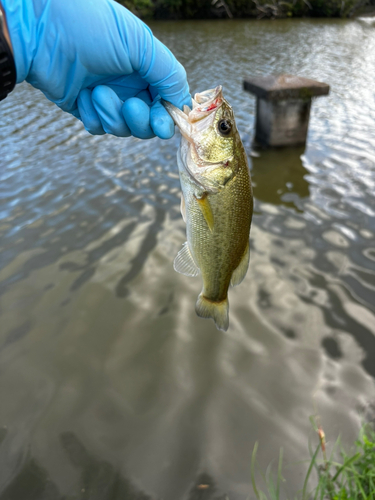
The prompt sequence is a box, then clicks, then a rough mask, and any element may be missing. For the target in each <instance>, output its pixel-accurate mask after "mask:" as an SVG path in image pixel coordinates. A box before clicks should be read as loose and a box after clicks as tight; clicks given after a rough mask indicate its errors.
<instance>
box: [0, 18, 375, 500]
mask: <svg viewBox="0 0 375 500" xmlns="http://www.w3.org/2000/svg"><path fill="white" fill-rule="evenodd" d="M151 27H152V29H153V30H154V32H155V34H156V35H157V36H158V37H160V39H161V40H162V41H163V42H165V43H166V44H167V45H168V46H169V47H170V48H171V50H172V51H173V52H174V53H175V54H176V55H177V57H178V58H179V59H180V60H181V62H182V63H183V64H184V65H185V67H186V70H187V73H188V77H189V81H190V85H191V89H192V91H193V92H195V91H202V90H204V89H206V88H211V87H213V86H215V85H217V84H219V83H222V84H223V85H224V92H225V95H226V97H227V98H228V100H229V101H230V102H231V104H232V105H233V107H234V110H235V112H236V116H237V124H238V128H239V129H240V131H241V135H242V138H243V141H244V144H245V146H246V149H247V151H248V152H249V153H250V151H251V141H252V133H253V125H254V109H255V101H254V100H253V99H252V97H251V96H250V95H249V94H246V93H245V92H244V91H243V90H242V79H243V77H244V76H246V75H264V74H269V73H279V72H287V73H292V74H296V75H301V76H306V77H310V78H315V79H318V80H321V81H324V82H326V83H328V84H330V86H331V94H330V95H329V96H328V97H325V98H320V99H317V100H316V101H315V102H314V103H313V108H312V117H311V122H310V130H309V138H308V147H307V149H306V151H303V150H301V149H300V148H299V149H298V148H297V149H289V150H284V151H272V152H262V153H261V154H260V156H258V157H253V158H252V161H251V163H252V165H251V169H252V177H253V181H254V195H255V213H254V218H253V225H252V229H251V264H250V270H249V272H248V275H247V277H246V279H245V281H244V282H243V283H242V284H241V286H240V287H237V288H235V289H233V290H231V291H230V296H229V300H230V311H231V326H230V329H229V331H228V332H227V333H226V334H224V333H223V332H219V331H217V330H216V329H215V326H214V324H213V322H212V321H207V320H202V319H200V318H197V317H196V315H195V312H194V303H195V300H196V297H197V295H198V293H199V291H200V286H201V283H200V280H199V279H191V278H187V277H184V276H182V275H179V274H177V273H175V272H174V271H173V267H172V262H173V258H174V255H175V254H176V253H177V252H178V250H179V249H180V247H181V245H182V243H183V242H184V241H185V228H184V223H183V221H182V219H181V216H180V213H179V203H180V187H179V179H178V176H177V168H176V161H175V154H176V150H177V146H178V142H179V137H178V136H176V137H175V138H174V139H172V140H170V141H164V142H163V141H160V140H158V139H153V140H150V141H146V142H145V141H140V140H138V139H134V138H132V139H118V138H114V137H109V136H108V137H107V136H100V137H92V136H90V135H89V134H88V133H86V132H85V130H84V129H83V127H82V126H81V124H80V123H79V122H77V121H76V120H75V119H74V118H72V117H70V116H69V115H66V114H64V113H62V112H61V111H60V110H59V109H58V108H57V107H55V106H54V105H53V104H51V103H49V102H48V101H47V100H46V99H45V98H44V97H43V96H42V95H41V94H40V93H39V92H38V91H36V90H34V89H32V88H31V87H29V86H28V85H27V84H22V85H20V86H18V87H17V89H16V91H15V92H14V93H13V94H11V96H10V97H9V98H8V99H6V100H5V101H3V102H2V103H1V104H0V116H1V125H0V141H1V156H0V166H1V168H0V177H1V184H0V234H1V239H0V263H1V270H0V286H1V289H0V293H1V295H0V329H1V333H0V401H1V404H0V500H5V499H6V500H13V499H14V500H23V499H25V500H34V499H35V500H43V499H53V500H55V499H69V500H73V499H90V500H95V499H98V500H99V499H100V500H107V499H108V500H109V499H111V500H114V499H126V500H141V499H142V500H154V499H163V500H180V499H181V500H185V499H189V500H192V499H201V500H203V499H205V500H209V499H216V500H218V499H221V500H223V499H224V498H226V496H225V495H228V497H229V498H230V500H242V499H244V500H245V499H246V498H248V496H249V495H250V498H253V495H252V490H251V485H250V458H251V453H252V449H253V446H254V443H255V441H259V464H258V465H259V471H261V472H264V471H265V470H266V468H267V467H268V465H269V464H270V463H271V462H272V461H275V459H277V456H278V453H279V448H280V447H281V446H282V447H283V448H284V452H285V463H286V469H285V471H284V476H285V478H286V479H287V483H286V484H287V486H286V489H285V492H284V493H285V494H289V495H290V496H292V495H294V494H295V493H296V491H297V490H298V489H300V488H301V486H302V481H303V476H304V473H305V471H306V468H307V465H306V463H305V462H304V460H305V459H306V458H308V456H309V452H308V438H309V437H310V438H311V439H313V435H312V432H311V426H310V423H309V416H310V415H312V414H314V413H318V414H319V415H320V421H321V423H322V425H323V427H324V429H325V432H326V434H327V439H328V441H329V443H330V444H332V443H333V442H334V441H335V440H336V438H337V436H338V435H339V434H341V435H342V437H343V441H344V442H345V443H346V444H347V446H350V445H351V444H352V443H353V441H354V439H355V438H356V435H357V432H358V429H359V427H360V425H361V422H362V421H363V419H369V418H373V416H374V409H375V406H374V404H375V384H374V377H375V197H374V192H375V154H374V144H375V102H374V90H373V89H374V85H373V76H374V74H375V32H374V26H373V25H372V24H371V22H368V21H360V20H358V21H328V20H299V21H296V20H293V21H288V20H286V21H273V22H255V21H233V22H226V21H217V22H212V21H210V22H206V21H205V22H176V23H175V22H169V23H162V22H160V23H153V24H152V26H151ZM200 484H205V485H208V487H206V488H205V489H199V487H198V485H200Z"/></svg>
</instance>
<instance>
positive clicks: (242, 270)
mask: <svg viewBox="0 0 375 500" xmlns="http://www.w3.org/2000/svg"><path fill="white" fill-rule="evenodd" d="M249 261H250V244H249V242H247V245H246V249H245V252H244V254H243V256H242V259H241V262H240V263H239V264H238V266H237V267H236V269H235V270H234V271H233V274H232V278H231V281H230V283H231V285H232V286H236V285H239V284H240V283H241V281H242V280H243V279H244V277H245V276H246V273H247V269H248V267H249Z"/></svg>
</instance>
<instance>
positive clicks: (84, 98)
mask: <svg viewBox="0 0 375 500" xmlns="http://www.w3.org/2000/svg"><path fill="white" fill-rule="evenodd" d="M91 94H92V92H91V90H89V89H83V90H81V92H80V93H79V94H78V99H77V105H78V110H79V116H80V118H81V120H82V123H83V125H84V126H85V129H86V130H87V132H90V134H93V135H103V134H105V132H104V130H103V127H102V124H101V121H100V118H99V115H98V113H97V112H96V109H95V107H94V104H93V102H92V96H91Z"/></svg>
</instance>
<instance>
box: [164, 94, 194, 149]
mask: <svg viewBox="0 0 375 500" xmlns="http://www.w3.org/2000/svg"><path fill="white" fill-rule="evenodd" d="M161 102H162V104H163V106H164V107H165V109H166V110H167V111H168V113H169V114H170V116H171V118H172V120H173V121H174V122H175V124H176V125H177V127H178V128H179V130H180V132H181V135H182V136H183V137H185V139H187V140H188V141H189V142H192V138H191V136H192V132H193V130H192V126H191V123H190V121H189V115H187V114H186V113H185V112H184V111H181V109H179V108H177V107H176V106H173V104H171V103H170V102H168V101H165V100H164V99H162V101H161Z"/></svg>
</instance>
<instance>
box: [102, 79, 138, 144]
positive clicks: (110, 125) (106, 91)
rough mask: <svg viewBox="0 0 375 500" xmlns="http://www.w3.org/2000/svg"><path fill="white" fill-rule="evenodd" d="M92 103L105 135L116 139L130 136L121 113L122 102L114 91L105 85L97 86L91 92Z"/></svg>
mask: <svg viewBox="0 0 375 500" xmlns="http://www.w3.org/2000/svg"><path fill="white" fill-rule="evenodd" d="M92 102H93V105H94V108H95V110H96V112H97V113H98V116H99V118H100V122H101V124H102V127H103V129H104V131H105V132H107V134H113V135H116V136H117V137H129V136H130V135H131V133H130V129H129V127H128V125H127V124H126V122H125V119H124V116H123V114H122V111H121V108H122V105H123V102H122V101H121V99H120V98H119V97H118V95H117V94H116V92H115V91H114V90H112V89H111V88H109V87H107V86H106V85H98V86H97V87H95V88H94V90H93V91H92Z"/></svg>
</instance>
